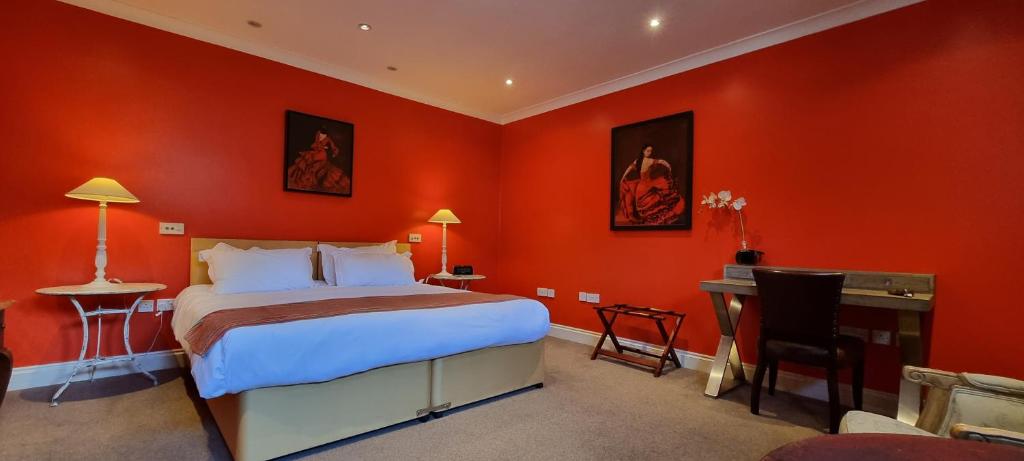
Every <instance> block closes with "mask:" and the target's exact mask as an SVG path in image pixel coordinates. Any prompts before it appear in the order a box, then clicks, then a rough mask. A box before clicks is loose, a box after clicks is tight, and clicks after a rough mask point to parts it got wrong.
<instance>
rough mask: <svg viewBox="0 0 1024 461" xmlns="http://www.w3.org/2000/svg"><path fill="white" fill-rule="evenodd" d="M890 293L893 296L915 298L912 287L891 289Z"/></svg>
mask: <svg viewBox="0 0 1024 461" xmlns="http://www.w3.org/2000/svg"><path fill="white" fill-rule="evenodd" d="M889 294H891V295H893V296H902V297H904V298H913V297H914V290H911V289H910V288H903V289H901V290H889Z"/></svg>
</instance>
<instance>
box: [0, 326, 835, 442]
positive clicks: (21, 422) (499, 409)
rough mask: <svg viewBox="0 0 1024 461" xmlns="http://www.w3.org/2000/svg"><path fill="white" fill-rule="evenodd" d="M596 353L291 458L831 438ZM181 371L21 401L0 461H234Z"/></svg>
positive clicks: (777, 408)
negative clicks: (154, 380) (57, 399)
mask: <svg viewBox="0 0 1024 461" xmlns="http://www.w3.org/2000/svg"><path fill="white" fill-rule="evenodd" d="M589 352H590V351H589V348H587V347H585V346H583V345H580V344H575V343H571V342H567V341H562V340H557V339H551V338H549V339H548V340H547V350H546V354H547V356H546V359H547V370H548V374H547V379H546V384H545V387H544V388H543V389H533V390H524V391H519V392H515V393H512V394H509V395H506V396H502V397H498V398H495V399H491V400H488V401H485V402H482V403H479V404H475V405H470V406H467V407H463V408H461V409H457V410H452V411H450V412H448V414H447V416H445V417H444V418H440V419H433V420H431V421H429V422H427V423H419V422H415V421H414V422H409V423H403V424H399V425H397V426H393V427H390V428H385V429H382V430H379V431H374V432H371V433H369V434H364V435H361V436H357V437H353V438H349V439H346V440H342V441H340V442H335V443H332V444H329V445H325V446H322V447H318V448H314V449H311V450H307V451H305V452H302V453H298V454H295V455H291V456H289V457H286V458H285V459H289V460H356V459H358V460H396V459H419V460H422V459H446V460H524V459H526V460H549V459H566V460H590V459H615V460H631V461H636V460H646V459H662V458H665V459H681V460H688V459H694V460H696V459H701V460H716V459H722V460H725V459H728V460H756V459H760V457H761V456H763V455H764V454H766V453H767V452H769V451H771V450H772V449H774V448H776V447H778V446H780V445H783V444H785V443H788V442H791V441H794V440H799V439H804V438H807V437H812V436H815V435H819V434H821V433H822V430H823V429H824V428H825V426H826V425H827V418H826V415H827V407H826V405H825V404H824V403H822V402H818V401H814V400H809V399H805V398H801V397H797V396H793V395H788V394H784V393H778V394H777V395H776V396H774V397H772V396H767V395H766V394H765V395H764V396H763V397H762V404H761V407H762V410H761V416H754V415H751V414H750V411H749V408H748V402H749V387H747V386H744V387H742V388H740V389H737V390H735V391H733V392H731V393H729V394H727V395H726V396H725V397H723V398H720V399H717V400H716V399H710V398H707V397H705V396H704V395H703V389H704V384H705V383H706V381H707V375H706V374H703V373H698V372H695V371H691V370H670V371H669V372H668V373H667V374H665V375H663V376H662V377H660V378H657V379H655V378H654V377H652V376H651V374H650V373H649V372H647V371H645V370H641V369H638V368H634V367H631V366H629V365H624V364H621V363H619V362H613V361H610V360H603V359H601V360H594V361H591V360H589ZM182 373H183V371H178V370H164V371H161V372H158V373H157V376H158V378H159V379H160V385H159V386H156V387H153V386H151V385H149V382H148V381H147V380H145V379H144V378H142V377H140V376H120V377H116V378H108V379H103V380H96V381H95V382H93V383H88V382H81V383H74V384H72V385H71V387H70V388H69V389H68V391H67V392H66V393H65V394H64V397H63V399H62V403H61V404H60V406H58V407H56V408H51V407H49V406H48V399H49V396H50V395H51V394H52V392H53V391H54V389H55V388H54V387H47V388H36V389H25V390H22V391H16V392H11V393H9V394H8V395H7V397H6V400H5V401H4V404H3V408H2V409H0V459H2V460H51V459H53V460H57V459H61V460H63V459H78V460H111V459H133V460H175V461H183V460H228V459H231V457H230V454H229V453H228V451H227V448H226V447H225V446H224V442H223V439H222V438H221V436H220V433H219V432H218V431H217V426H216V424H215V423H214V422H213V419H212V418H211V416H210V413H209V411H208V410H207V408H206V406H205V404H204V403H203V401H202V399H199V398H197V396H196V395H195V391H194V389H193V388H192V387H191V386H190V385H189V384H188V382H187V380H185V379H184V378H183V376H182Z"/></svg>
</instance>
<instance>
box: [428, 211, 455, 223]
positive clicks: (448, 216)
mask: <svg viewBox="0 0 1024 461" xmlns="http://www.w3.org/2000/svg"><path fill="white" fill-rule="evenodd" d="M427 222H436V223H447V224H458V223H461V222H462V221H459V218H458V217H457V216H455V213H452V210H449V209H447V208H442V209H440V210H437V213H434V216H431V217H430V219H428V220H427Z"/></svg>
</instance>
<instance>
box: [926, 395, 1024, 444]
mask: <svg viewBox="0 0 1024 461" xmlns="http://www.w3.org/2000/svg"><path fill="white" fill-rule="evenodd" d="M958 423H965V424H970V425H972V426H981V427H992V428H999V429H1005V430H1010V431H1016V432H1024V399H1020V398H1015V397H1010V396H1008V395H1004V394H996V393H992V392H990V391H987V390H984V389H975V388H972V387H965V386H953V389H952V391H951V392H950V394H949V407H948V409H947V410H946V418H945V421H943V424H942V425H941V426H940V429H939V432H938V434H939V435H943V436H944V435H948V434H949V431H950V429H951V428H952V427H953V425H955V424H958Z"/></svg>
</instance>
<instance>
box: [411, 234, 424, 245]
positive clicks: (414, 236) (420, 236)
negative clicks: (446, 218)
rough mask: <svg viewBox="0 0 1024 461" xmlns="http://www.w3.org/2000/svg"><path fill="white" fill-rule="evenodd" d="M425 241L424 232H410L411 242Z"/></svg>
mask: <svg viewBox="0 0 1024 461" xmlns="http://www.w3.org/2000/svg"><path fill="white" fill-rule="evenodd" d="M421 242H423V234H409V243H421Z"/></svg>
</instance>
